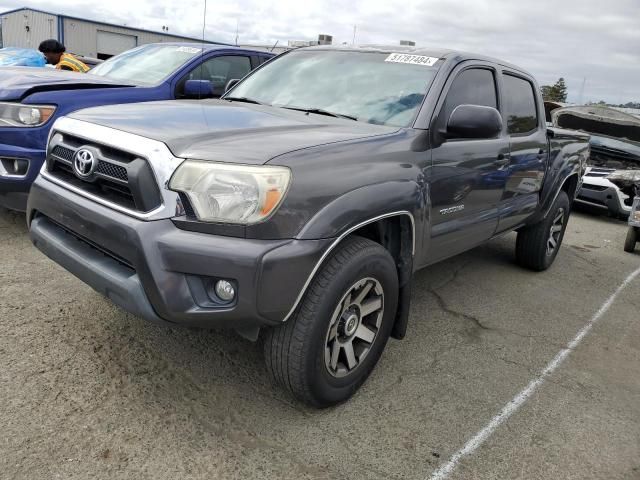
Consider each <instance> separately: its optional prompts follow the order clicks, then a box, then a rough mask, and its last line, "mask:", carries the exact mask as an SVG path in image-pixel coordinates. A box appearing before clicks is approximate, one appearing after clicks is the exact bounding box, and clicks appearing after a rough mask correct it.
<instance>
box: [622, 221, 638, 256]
mask: <svg viewBox="0 0 640 480" xmlns="http://www.w3.org/2000/svg"><path fill="white" fill-rule="evenodd" d="M637 242H638V227H629V231H628V232H627V238H626V239H625V241H624V251H625V252H629V253H633V251H634V250H635V249H636V243H637Z"/></svg>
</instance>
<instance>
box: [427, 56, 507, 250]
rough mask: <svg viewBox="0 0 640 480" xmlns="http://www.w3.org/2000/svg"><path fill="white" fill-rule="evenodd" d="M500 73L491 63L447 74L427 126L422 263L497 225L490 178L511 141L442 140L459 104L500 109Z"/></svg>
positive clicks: (497, 185) (464, 246)
mask: <svg viewBox="0 0 640 480" xmlns="http://www.w3.org/2000/svg"><path fill="white" fill-rule="evenodd" d="M497 75H498V72H497V71H496V69H495V68H494V66H493V65H491V64H485V63H473V64H469V63H466V64H463V65H461V66H459V67H458V68H457V69H456V70H454V72H453V73H452V74H451V76H450V78H449V80H448V81H447V85H446V86H445V88H444V90H443V93H442V95H441V98H440V100H439V102H438V106H437V107H436V114H435V116H434V119H433V120H432V122H431V127H430V130H431V132H432V133H431V145H432V149H431V152H432V166H431V168H429V169H428V180H429V187H430V199H431V216H430V217H431V218H430V221H431V228H430V229H427V231H429V232H430V233H429V235H430V237H429V238H428V239H425V241H426V243H428V245H429V246H428V248H427V249H426V250H427V254H426V255H427V256H426V258H425V263H433V262H435V261H438V260H441V259H443V258H446V257H449V256H451V255H455V254H456V253H460V252H462V251H464V250H468V249H469V248H472V247H473V246H475V245H478V244H480V243H482V242H484V241H485V240H487V239H488V238H490V237H491V236H492V235H493V234H494V232H495V229H496V227H497V225H498V203H499V201H500V198H501V197H502V194H503V190H504V189H503V183H502V182H501V181H500V179H498V181H496V179H495V178H494V177H495V175H496V174H497V173H499V170H500V168H501V167H502V165H504V163H506V162H508V156H509V141H508V139H507V137H506V135H505V134H504V133H503V134H500V135H499V136H497V137H496V138H492V139H482V140H476V139H455V138H446V137H445V136H444V132H445V131H446V125H447V121H448V119H449V116H450V115H451V112H453V110H454V109H455V108H456V107H457V106H458V105H465V104H468V105H482V106H488V107H493V108H496V109H498V110H500V105H499V101H498V90H497V82H496V78H497Z"/></svg>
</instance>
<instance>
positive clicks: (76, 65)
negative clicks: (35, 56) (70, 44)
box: [38, 39, 89, 73]
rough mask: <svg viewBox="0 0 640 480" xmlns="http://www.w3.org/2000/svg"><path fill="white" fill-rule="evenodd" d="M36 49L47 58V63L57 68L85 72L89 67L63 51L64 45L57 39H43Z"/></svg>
mask: <svg viewBox="0 0 640 480" xmlns="http://www.w3.org/2000/svg"><path fill="white" fill-rule="evenodd" d="M38 50H40V51H41V52H42V54H43V55H44V56H45V58H46V59H47V63H50V64H51V65H55V66H56V68H57V69H58V70H70V71H72V72H80V73H87V72H88V71H89V67H88V66H86V65H85V64H84V63H82V62H81V61H80V60H78V59H77V58H76V57H74V56H73V55H71V54H70V53H65V50H66V48H65V46H64V45H63V44H61V43H60V42H59V41H57V40H53V39H51V40H45V41H44V42H42V43H41V44H40V46H39V47H38Z"/></svg>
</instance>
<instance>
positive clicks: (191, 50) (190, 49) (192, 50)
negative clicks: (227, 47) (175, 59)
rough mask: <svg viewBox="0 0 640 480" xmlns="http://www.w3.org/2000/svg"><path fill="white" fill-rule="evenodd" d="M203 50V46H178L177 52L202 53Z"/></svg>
mask: <svg viewBox="0 0 640 480" xmlns="http://www.w3.org/2000/svg"><path fill="white" fill-rule="evenodd" d="M201 51H202V49H201V48H194V47H178V48H177V49H176V52H184V53H200V52H201Z"/></svg>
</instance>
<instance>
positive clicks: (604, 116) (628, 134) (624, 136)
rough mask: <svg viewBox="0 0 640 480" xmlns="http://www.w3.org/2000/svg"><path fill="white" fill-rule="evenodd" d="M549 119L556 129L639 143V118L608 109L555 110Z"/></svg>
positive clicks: (596, 106)
mask: <svg viewBox="0 0 640 480" xmlns="http://www.w3.org/2000/svg"><path fill="white" fill-rule="evenodd" d="M551 117H552V119H553V124H554V126H557V127H561V128H567V129H571V130H582V131H583V132H587V133H590V134H592V135H603V136H608V137H611V138H618V139H620V140H630V141H632V142H640V118H637V117H634V116H633V115H629V114H627V113H624V112H621V111H619V110H616V109H613V108H610V107H604V106H599V105H583V106H575V107H564V108H557V109H555V110H553V112H551Z"/></svg>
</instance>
